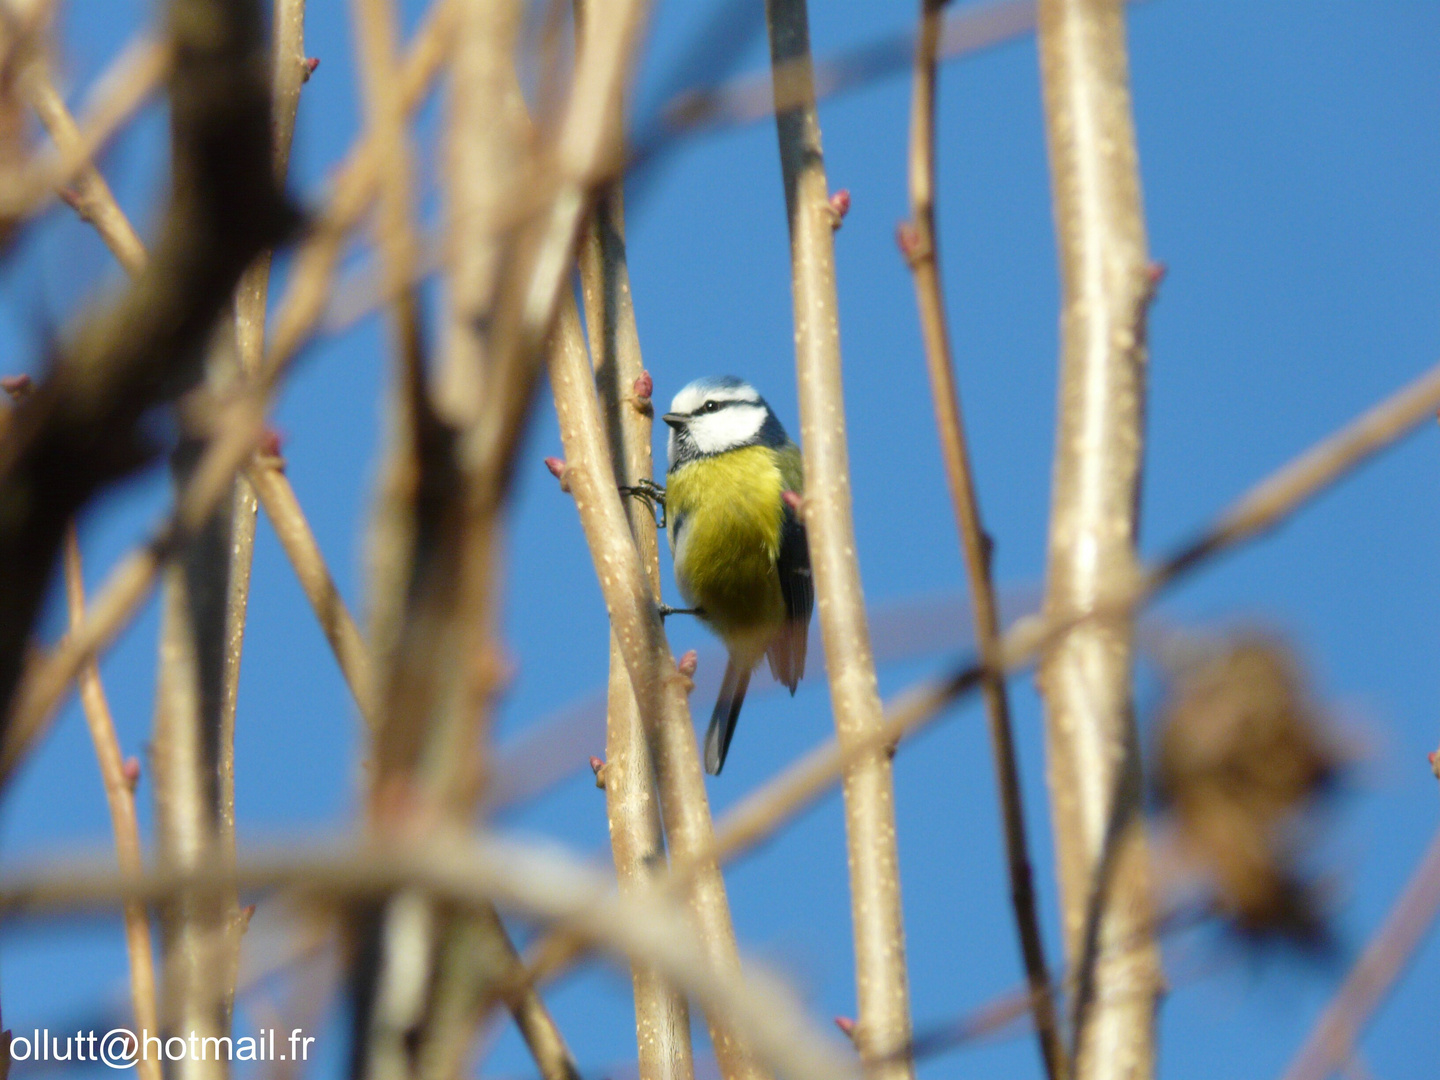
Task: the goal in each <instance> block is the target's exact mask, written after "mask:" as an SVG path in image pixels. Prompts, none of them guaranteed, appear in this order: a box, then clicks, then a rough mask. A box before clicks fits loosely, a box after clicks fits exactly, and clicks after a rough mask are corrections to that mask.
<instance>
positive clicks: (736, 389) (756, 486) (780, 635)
mask: <svg viewBox="0 0 1440 1080" xmlns="http://www.w3.org/2000/svg"><path fill="white" fill-rule="evenodd" d="M663 419H664V421H665V423H666V424H667V425H669V427H670V435H669V445H668V450H669V453H668V460H669V466H668V470H667V473H666V481H665V496H664V504H665V518H666V522H667V526H666V535H667V538H668V540H669V544H670V554H671V557H672V559H673V560H674V564H675V581H676V584H677V585H678V586H679V588H680V594H681V595H682V596H683V597H684V598H685V600H686V602H687V603H688V604H690V605H691V613H693V614H695V615H697V616H698V617H699V618H700V619H701V621H703V622H704V623H705V624H706V625H707V626H708V627H709V628H710V629H711V630H713V631H714V632H715V634H716V635H717V636H718V637H719V638H720V640H721V641H722V642H724V644H725V648H726V651H727V652H728V654H729V657H728V660H727V662H726V665H725V677H724V679H723V680H722V682H721V684H720V696H719V698H718V699H717V700H716V702H715V711H714V712H713V713H712V714H711V716H710V728H709V730H708V731H707V733H706V735H705V770H706V772H708V773H710V774H711V775H712V776H718V775H719V773H720V770H721V769H722V768H723V767H724V765H725V757H726V754H727V753H728V752H729V750H730V740H731V738H733V737H734V734H735V722H736V721H737V720H738V719H739V716H740V706H741V705H742V704H743V703H744V701H745V691H746V689H747V688H748V687H749V685H750V674H751V672H752V671H754V669H755V667H756V666H757V665H758V664H759V663H760V660H761V658H762V657H766V658H768V659H769V662H770V671H771V673H772V674H773V675H774V676H775V679H776V681H777V682H780V683H783V684H784V685H785V686H786V687H788V688H789V690H790V693H791V694H792V695H793V694H794V693H795V687H796V685H797V684H798V683H799V682H800V679H801V677H802V676H803V675H804V674H805V650H806V645H807V638H808V635H809V627H810V613H811V611H812V610H813V609H814V607H815V591H814V586H813V584H812V581H811V576H810V548H809V545H808V543H807V541H806V536H805V525H804V523H803V522H802V521H801V520H800V517H799V515H798V513H797V507H798V506H799V505H800V503H799V496H800V495H801V494H803V492H804V487H805V474H804V463H803V460H802V458H801V456H800V449H799V447H797V446H796V445H795V444H794V443H793V442H791V441H790V437H789V436H788V435H786V434H785V428H784V427H783V426H782V425H781V423H780V419H779V418H778V417H777V416H776V415H775V412H774V410H772V409H771V408H770V406H769V405H767V404H766V403H765V399H764V398H762V397H761V396H760V395H759V393H758V392H756V390H755V388H754V387H753V386H751V385H750V384H749V383H747V382H745V381H744V380H743V379H739V378H736V377H735V376H733V375H722V376H712V377H708V378H702V379H696V380H695V381H694V382H692V383H690V384H689V385H688V386H686V387H685V388H684V389H682V390H681V391H680V392H679V393H678V394H676V395H675V398H674V400H673V401H672V402H671V403H670V411H669V412H667V413H666V414H665V415H664V417H663ZM790 492H793V493H794V494H793V495H792V496H790V497H789V498H787V497H786V495H787V493H790Z"/></svg>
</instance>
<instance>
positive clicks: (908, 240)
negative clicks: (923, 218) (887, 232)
mask: <svg viewBox="0 0 1440 1080" xmlns="http://www.w3.org/2000/svg"><path fill="white" fill-rule="evenodd" d="M895 244H896V246H897V247H899V248H900V254H901V255H904V256H905V261H906V262H914V261H915V260H916V259H918V258H920V256H921V255H922V254H923V253H924V252H923V250H922V248H923V244H922V243H921V241H920V230H919V229H917V228H915V226H914V225H912V224H910V222H908V221H902V222H901V223H900V224H899V225H897V226H895Z"/></svg>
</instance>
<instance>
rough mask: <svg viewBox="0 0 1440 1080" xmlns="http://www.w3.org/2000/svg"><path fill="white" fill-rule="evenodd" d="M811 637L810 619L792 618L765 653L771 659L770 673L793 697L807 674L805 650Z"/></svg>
mask: <svg viewBox="0 0 1440 1080" xmlns="http://www.w3.org/2000/svg"><path fill="white" fill-rule="evenodd" d="M809 637H810V624H809V621H808V620H807V621H805V622H801V621H800V620H799V619H791V620H789V621H788V622H786V623H785V627H784V629H782V630H781V631H780V632H779V633H778V634H776V635H775V638H774V640H773V641H771V642H770V648H769V649H767V650H766V653H765V655H766V657H767V658H768V659H769V660H770V674H771V675H774V676H775V681H776V682H778V683H780V684H781V685H782V686H784V687H785V688H786V689H787V690H789V691H790V695H791V696H792V697H793V696H794V695H795V687H796V686H797V685H798V684H799V682H800V680H801V679H802V678H803V677H804V675H805V651H806V648H807V646H808V644H809Z"/></svg>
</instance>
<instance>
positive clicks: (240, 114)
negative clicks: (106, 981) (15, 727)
mask: <svg viewBox="0 0 1440 1080" xmlns="http://www.w3.org/2000/svg"><path fill="white" fill-rule="evenodd" d="M170 23H171V26H170V31H171V38H172V50H173V54H174V63H173V72H172V75H171V82H170V97H171V116H172V131H173V141H174V149H173V174H174V186H173V191H172V195H171V200H170V205H169V208H168V210H167V213H166V216H165V219H164V223H163V225H162V228H161V231H160V240H159V244H158V246H157V254H156V257H155V258H154V259H153V260H152V261H151V263H150V264H149V265H148V266H147V267H146V268H145V270H144V271H143V272H142V273H141V275H140V277H139V278H138V279H137V280H136V282H135V283H134V285H133V286H132V287H131V288H129V289H128V290H127V291H126V292H125V293H124V294H123V295H122V296H121V297H120V298H119V299H118V300H117V301H115V302H113V303H111V304H108V305H105V306H103V307H102V308H101V309H100V310H99V311H98V312H96V313H94V314H92V315H91V316H90V317H88V318H87V319H85V320H84V321H83V323H82V325H81V326H80V327H79V328H78V329H77V331H76V332H75V334H74V335H73V337H72V338H71V339H70V341H69V342H68V343H67V344H66V346H65V347H64V348H63V350H62V354H61V356H60V357H59V358H58V360H57V362H56V364H55V366H54V370H53V371H52V373H51V374H50V375H49V376H48V377H47V378H46V380H45V381H44V382H43V383H42V385H41V386H40V387H39V389H38V390H37V391H36V393H35V394H34V395H33V396H32V397H31V398H30V399H29V400H27V401H26V402H25V403H24V404H23V405H21V406H20V407H19V408H18V409H17V410H16V413H15V415H14V417H13V418H12V422H11V423H10V424H9V425H8V426H7V429H6V432H5V437H4V440H3V443H0V504H3V505H6V506H10V507H12V508H14V509H13V510H12V511H11V512H10V513H8V514H6V515H5V516H4V520H3V524H0V596H3V597H4V603H3V605H0V705H3V707H4V709H5V712H6V714H7V720H9V721H13V718H14V714H13V712H12V706H13V704H14V703H13V701H12V698H13V696H14V692H15V688H16V684H17V681H18V678H19V675H20V670H21V656H22V652H23V649H24V645H25V641H26V639H27V637H28V635H29V632H30V628H31V625H32V623H33V621H34V618H35V615H36V612H37V610H38V607H39V604H40V602H41V599H42V598H43V596H44V594H45V591H46V586H47V584H48V582H49V580H50V574H51V571H52V569H53V566H54V563H55V560H56V556H57V555H58V552H59V549H60V546H61V540H62V537H63V532H64V529H65V526H66V524H67V523H68V522H69V520H70V519H71V518H72V517H73V516H74V514H75V512H76V511H77V510H78V509H79V508H80V507H81V506H83V505H84V504H85V503H86V502H87V501H88V500H89V499H90V498H91V497H92V496H93V495H94V494H95V493H96V492H97V491H99V490H100V489H102V488H103V487H105V486H106V485H108V484H110V483H112V482H114V481H115V480H118V479H119V478H121V477H122V476H124V475H127V474H128V473H130V472H133V471H134V470H136V469H137V468H139V467H140V466H142V465H143V464H144V463H145V462H147V461H148V460H149V459H150V458H151V457H152V456H153V454H154V447H153V445H152V444H151V443H150V442H149V440H148V439H147V438H146V437H145V436H144V434H143V432H142V430H141V427H140V419H141V417H142V416H143V415H144V414H145V413H146V412H148V411H149V410H150V409H151V408H153V407H154V406H156V405H160V404H164V403H165V402H167V401H170V400H173V399H174V398H175V397H176V396H177V395H178V394H179V393H181V392H182V391H183V390H185V389H186V388H188V386H190V385H192V384H193V383H194V382H195V381H196V380H197V378H198V377H199V374H200V364H199V359H200V355H201V353H202V351H203V348H204V345H205V342H206V339H207V337H208V335H209V332H210V329H211V326H212V325H213V322H214V319H215V316H216V315H217V314H218V312H219V309H220V307H221V306H222V305H223V304H224V303H225V301H226V300H227V299H228V297H229V295H230V293H231V291H232V290H233V288H234V285H235V282H236V280H237V278H238V277H239V275H240V273H241V271H242V270H243V269H244V267H245V265H246V264H247V263H248V262H249V260H250V258H251V257H252V256H253V255H254V253H255V252H256V251H257V250H259V249H260V248H263V247H265V246H268V245H270V244H272V243H274V242H276V241H277V240H278V239H280V238H281V237H283V236H284V235H285V233H286V231H287V230H288V229H289V228H290V226H291V224H292V222H293V218H292V215H291V213H290V211H289V209H288V207H287V206H286V204H285V202H284V198H283V195H282V193H281V192H280V190H279V188H278V187H277V185H275V183H274V182H273V177H272V176H271V175H270V171H269V168H268V164H269V154H268V146H269V143H268V130H269V115H270V113H269V99H268V93H267V88H266V87H265V86H264V84H263V80H261V79H259V78H258V77H257V73H258V72H260V71H263V69H264V63H263V59H259V58H257V52H258V51H259V49H260V48H261V47H262V44H263V42H262V40H261V34H260V20H259V17H258V12H256V11H254V10H251V9H250V7H249V6H248V5H245V4H229V5H218V6H217V4H216V0H173V3H172V6H171V10H170ZM197 24H198V25H197ZM8 726H9V725H8V723H7V727H8ZM6 737H7V741H8V738H9V732H6Z"/></svg>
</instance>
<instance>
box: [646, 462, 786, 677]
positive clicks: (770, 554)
mask: <svg viewBox="0 0 1440 1080" xmlns="http://www.w3.org/2000/svg"><path fill="white" fill-rule="evenodd" d="M785 479H786V478H785V477H784V476H783V475H782V472H781V464H780V461H779V455H778V454H777V453H776V452H775V451H774V450H771V449H770V448H768V447H765V446H747V447H744V448H743V449H739V450H731V451H729V452H727V453H724V454H717V455H715V456H714V457H706V458H699V459H697V460H695V461H691V462H689V463H688V464H686V465H682V466H681V467H680V468H679V469H677V470H675V471H674V472H672V473H670V475H669V476H668V477H667V478H666V493H665V512H666V516H667V518H668V520H669V522H670V525H669V529H670V547H671V552H672V554H673V555H674V556H675V580H676V583H677V584H678V585H679V586H680V591H681V593H682V594H684V596H685V599H686V601H687V602H688V603H690V604H692V605H694V606H696V607H700V608H703V609H704V611H705V620H706V621H707V622H708V623H710V624H711V625H712V626H713V627H714V628H715V630H716V631H717V632H718V633H719V634H720V635H721V636H722V637H723V638H725V639H726V642H727V644H729V645H730V646H731V648H732V650H734V649H735V648H737V647H742V646H748V647H745V651H747V652H750V651H754V653H755V656H756V658H758V656H759V654H760V653H762V652H763V651H764V649H765V646H766V645H767V644H768V643H769V640H770V637H771V636H772V635H773V634H774V632H775V630H776V629H778V628H779V627H780V626H781V625H782V624H783V623H784V621H785V600H784V597H783V595H782V594H781V592H780V578H779V575H778V574H777V573H776V570H775V560H776V558H777V557H778V555H779V552H780V533H781V528H782V525H783V522H784V513H785V511H784V503H783V501H782V500H781V493H782V491H784V490H785V487H786V483H785ZM677 525H678V526H679V527H678V529H677V528H676V526H677Z"/></svg>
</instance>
